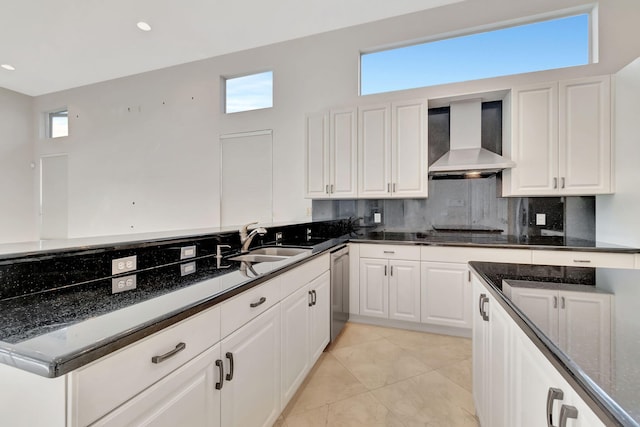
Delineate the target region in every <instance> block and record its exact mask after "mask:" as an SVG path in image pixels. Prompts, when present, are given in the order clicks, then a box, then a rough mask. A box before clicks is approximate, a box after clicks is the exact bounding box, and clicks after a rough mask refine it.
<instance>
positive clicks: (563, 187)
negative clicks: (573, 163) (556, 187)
mask: <svg viewBox="0 0 640 427" xmlns="http://www.w3.org/2000/svg"><path fill="white" fill-rule="evenodd" d="M561 181H562V186H561V187H562V188H564V176H563V177H562V180H561Z"/></svg>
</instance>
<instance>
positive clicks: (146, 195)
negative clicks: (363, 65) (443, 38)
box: [34, 0, 640, 237]
mask: <svg viewBox="0 0 640 427" xmlns="http://www.w3.org/2000/svg"><path fill="white" fill-rule="evenodd" d="M585 4H588V3H587V2H586V1H584V0H562V1H558V0H539V1H536V2H530V1H525V0H518V1H513V0H485V1H482V2H479V1H474V0H469V1H465V2H462V3H457V4H454V5H450V6H444V7H441V8H437V9H432V10H428V11H425V12H420V13H415V14H410V15H406V16H402V17H398V18H391V19H387V20H384V21H380V22H377V23H372V24H365V25H361V26H357V27H353V28H350V29H345V30H339V31H333V32H330V33H325V34H321V35H317V36H312V37H307V38H303V39H298V40H294V41H289V42H285V43H280V44H276V45H271V46H267V47H262V48H258V49H252V50H248V51H244V52H239V53H235V54H230V55H225V56H221V57H216V58H210V59H206V60H203V61H198V62H194V63H190V64H185V65H181V66H176V67H171V68H167V69H164V70H159V71H153V72H149V73H144V74H141V75H137V76H132V77H127V78H122V79H118V80H113V81H109V82H105V83H100V84H96V85H90V86H86V87H81V88H77V89H72V90H68V91H64V92H59V93H55V94H50V95H44V96H40V97H37V98H36V99H35V113H34V118H35V119H38V120H39V112H41V111H46V110H50V109H53V108H57V107H60V106H64V105H67V106H68V107H69V112H70V136H69V137H67V138H64V140H56V141H55V142H54V141H47V140H45V139H43V138H38V139H37V141H36V144H35V147H36V152H37V154H36V155H37V156H42V155H45V154H52V153H63V152H64V153H68V154H69V179H70V183H69V201H70V202H69V203H70V205H69V237H81V236H92V235H108V234H122V233H127V232H146V231H155V230H177V229H190V228H200V227H211V226H217V225H219V223H220V211H219V200H220V194H219V191H220V190H219V188H220V177H219V174H220V167H219V157H218V156H219V153H220V147H219V136H220V135H223V134H229V133H235V132H244V131H254V130H262V129H273V156H274V170H273V202H274V215H273V219H274V221H277V222H279V221H288V220H294V219H304V218H310V217H309V216H308V208H309V207H310V206H311V202H310V201H309V200H305V199H304V188H303V186H304V168H303V161H302V159H303V156H304V154H303V153H304V148H303V144H304V140H303V138H304V114H305V113H307V112H313V111H317V110H320V109H324V108H328V107H330V106H338V105H345V104H354V103H357V102H377V101H379V100H388V99H393V98H400V97H415V96H424V97H432V98H437V97H444V96H452V95H456V94H461V93H468V92H480V91H488V90H496V89H506V88H509V87H510V86H512V85H514V84H523V83H528V82H534V81H546V80H553V79H558V78H567V77H579V76H584V75H594V74H608V73H611V72H614V71H616V70H617V69H619V68H620V67H622V66H623V65H624V64H626V63H627V62H629V61H630V60H631V59H632V58H635V57H637V56H638V55H640V48H639V47H638V46H637V44H636V43H633V40H637V39H639V38H640V28H638V26H637V25H636V22H635V21H634V18H635V17H637V16H640V3H639V2H636V1H634V0H610V1H607V2H606V4H602V5H601V6H600V40H599V44H600V49H601V55H600V62H599V63H597V64H592V65H588V66H583V67H572V68H567V69H562V70H556V71H547V72H540V73H530V74H524V75H519V76H511V77H504V78H495V79H485V80H479V81H474V82H466V83H459V84H450V85H442V86H437V87H431V88H424V89H418V90H412V91H403V92H396V93H391V94H383V95H372V96H367V97H363V98H359V97H358V67H359V52H360V51H361V50H366V49H372V48H375V47H380V46H383V45H392V44H395V43H399V42H404V41H406V40H417V39H421V40H423V39H428V38H430V37H434V36H436V35H440V34H445V33H455V32H459V31H460V30H462V29H467V28H476V27H481V26H487V25H491V24H494V23H497V22H503V21H511V20H516V19H518V18H520V17H522V16H531V15H538V14H543V13H547V12H549V11H553V10H557V9H559V8H571V7H575V6H580V5H585ZM337 13H339V11H337ZM268 69H270V70H273V71H274V107H273V108H272V109H267V110H260V111H254V112H246V113H236V114H232V115H224V114H222V112H221V111H222V108H221V107H222V100H221V97H220V94H221V77H220V76H227V75H235V74H243V73H248V72H254V71H255V72H257V71H263V70H268ZM134 202H135V204H134Z"/></svg>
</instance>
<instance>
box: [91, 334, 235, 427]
mask: <svg viewBox="0 0 640 427" xmlns="http://www.w3.org/2000/svg"><path fill="white" fill-rule="evenodd" d="M221 366H222V360H220V345H219V344H218V345H215V346H213V347H212V348H210V349H209V350H207V351H205V352H204V353H202V354H201V355H200V356H198V357H196V358H195V359H193V360H191V361H190V362H188V363H187V364H185V365H184V366H182V367H181V368H180V369H178V370H177V371H175V372H173V373H172V374H170V375H168V376H166V377H165V378H163V379H162V380H160V381H159V382H157V383H156V384H154V385H153V386H151V387H150V388H149V389H147V390H145V391H144V392H142V393H140V394H139V395H138V396H136V397H135V398H133V399H131V400H129V401H128V402H127V403H125V404H124V405H122V406H120V407H119V408H118V409H116V410H115V411H113V412H111V413H110V414H108V415H107V416H106V417H104V418H102V419H100V420H99V421H98V422H96V423H95V424H93V425H94V426H114V427H115V426H156V427H174V426H178V425H185V426H187V425H188V426H193V427H197V426H202V427H216V426H220V395H221V385H222V382H223V379H222V378H221V376H223V374H222V369H221Z"/></svg>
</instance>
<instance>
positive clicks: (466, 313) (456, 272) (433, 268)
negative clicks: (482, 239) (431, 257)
mask: <svg viewBox="0 0 640 427" xmlns="http://www.w3.org/2000/svg"><path fill="white" fill-rule="evenodd" d="M468 275H469V269H468V267H467V265H466V264H456V263H439V262H423V263H422V274H421V277H420V280H421V288H422V292H421V298H420V306H421V320H422V322H423V323H432V324H435V325H445V326H454V327H459V328H471V284H470V283H469V280H468Z"/></svg>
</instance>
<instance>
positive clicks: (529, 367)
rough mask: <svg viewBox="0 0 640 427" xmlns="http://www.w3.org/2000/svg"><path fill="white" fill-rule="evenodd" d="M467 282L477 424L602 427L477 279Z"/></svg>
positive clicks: (491, 425)
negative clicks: (470, 291)
mask: <svg viewBox="0 0 640 427" xmlns="http://www.w3.org/2000/svg"><path fill="white" fill-rule="evenodd" d="M472 282H473V303H474V315H473V344H472V345H473V398H474V402H475V404H476V413H477V416H478V419H479V420H480V424H481V425H482V426H485V427H494V426H518V427H529V426H530V427H540V426H545V425H553V426H558V427H559V426H563V427H569V426H571V427H578V426H580V427H587V426H589V427H596V426H597V427H600V426H604V424H603V423H602V421H600V419H599V418H598V417H597V416H596V415H595V413H594V412H593V411H592V410H591V409H590V408H589V407H588V406H587V404H586V403H585V402H584V400H582V398H581V397H580V396H579V395H578V393H577V392H576V391H575V390H574V389H573V388H572V387H571V386H570V385H569V383H568V382H567V381H566V380H565V379H564V378H563V377H562V375H561V374H560V372H559V371H558V370H557V369H556V368H555V367H554V366H553V365H552V364H551V362H550V361H549V360H548V359H547V358H546V357H545V356H544V355H543V353H542V352H541V351H540V350H539V349H538V348H537V347H536V346H535V345H534V343H533V342H532V341H531V339H530V338H529V337H528V336H527V335H526V334H525V333H524V332H523V331H522V330H521V329H520V327H519V326H518V325H517V324H516V323H515V321H514V320H513V319H512V318H511V317H510V316H509V315H508V313H507V312H506V311H505V310H504V309H503V308H502V307H501V306H500V304H499V302H498V301H497V300H496V299H495V298H494V297H493V295H492V294H491V293H490V292H488V290H487V289H486V288H485V286H484V285H483V284H482V283H481V282H480V280H479V279H477V278H476V277H474V278H473V279H472ZM563 407H564V409H563ZM574 410H575V411H574ZM562 412H564V413H565V415H568V417H567V418H566V421H564V424H563V422H562V421H561V419H560V418H561V413H562ZM576 414H577V415H576ZM576 417H577V418H576ZM548 423H549V424H548Z"/></svg>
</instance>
